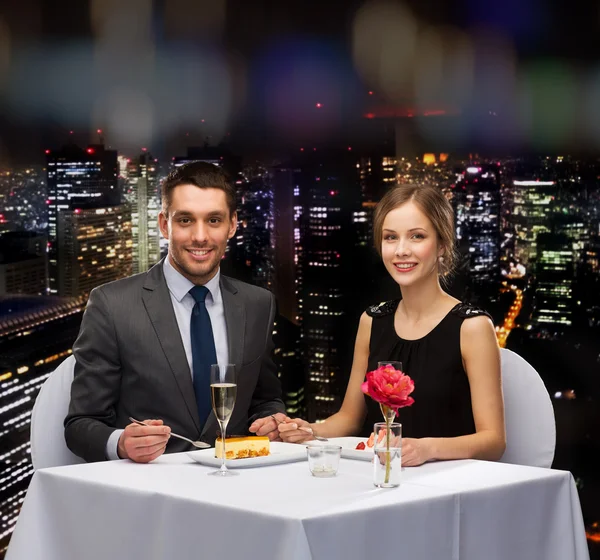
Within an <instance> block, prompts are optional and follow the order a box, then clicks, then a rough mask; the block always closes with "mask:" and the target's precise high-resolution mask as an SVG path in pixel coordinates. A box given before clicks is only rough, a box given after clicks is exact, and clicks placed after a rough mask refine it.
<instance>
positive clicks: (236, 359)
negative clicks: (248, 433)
mask: <svg viewBox="0 0 600 560" xmlns="http://www.w3.org/2000/svg"><path fill="white" fill-rule="evenodd" d="M220 286H221V297H222V298H223V311H224V313H225V326H226V328H227V348H228V351H229V363H230V364H235V368H236V371H237V374H238V394H239V393H240V392H241V391H243V390H244V388H243V386H241V383H242V380H241V379H240V378H239V374H240V369H241V365H242V359H243V356H244V333H245V331H246V310H245V308H244V305H243V302H242V301H241V300H240V295H239V294H238V291H237V288H236V287H235V286H234V285H233V284H232V283H231V282H230V281H229V280H228V279H227V277H226V276H223V275H221V281H220ZM235 415H236V414H235V408H234V410H233V415H232V417H235ZM231 423H232V424H233V423H234V422H231ZM216 428H217V419H216V418H215V415H214V413H212V412H211V413H210V415H209V416H208V419H207V420H206V423H205V424H204V428H203V429H202V435H204V434H205V433H206V432H209V433H210V431H211V430H213V431H214V430H215V429H216Z"/></svg>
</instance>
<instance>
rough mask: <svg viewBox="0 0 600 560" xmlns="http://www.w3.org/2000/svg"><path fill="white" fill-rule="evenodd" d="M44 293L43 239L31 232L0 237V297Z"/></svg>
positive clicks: (44, 238) (14, 232) (16, 232)
mask: <svg viewBox="0 0 600 560" xmlns="http://www.w3.org/2000/svg"><path fill="white" fill-rule="evenodd" d="M45 293H46V237H45V236H43V235H40V234H37V233H34V232H30V231H13V232H7V233H4V234H0V295H6V294H31V295H43V294H45Z"/></svg>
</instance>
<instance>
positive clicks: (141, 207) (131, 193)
mask: <svg viewBox="0 0 600 560" xmlns="http://www.w3.org/2000/svg"><path fill="white" fill-rule="evenodd" d="M126 184H127V193H126V195H125V196H126V198H127V200H128V201H129V203H130V205H131V226H132V237H133V272H134V274H136V273H138V272H144V271H146V270H148V269H149V268H150V267H151V266H152V265H154V264H155V263H157V262H158V261H159V260H160V246H159V241H160V231H159V229H158V214H159V212H160V193H159V192H158V189H159V184H158V161H157V160H155V159H154V158H153V157H152V156H151V155H150V153H149V152H147V151H146V152H143V153H142V154H141V155H139V156H137V157H135V158H133V159H131V160H130V161H129V162H128V165H127V179H126Z"/></svg>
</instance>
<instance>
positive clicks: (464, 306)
mask: <svg viewBox="0 0 600 560" xmlns="http://www.w3.org/2000/svg"><path fill="white" fill-rule="evenodd" d="M450 313H453V314H454V315H458V316H459V317H461V318H463V319H468V318H470V317H477V316H479V315H485V316H486V317H489V318H490V319H491V318H492V316H491V315H490V314H489V313H488V312H487V311H486V310H485V309H482V308H481V307H477V306H475V305H472V304H470V303H457V304H456V306H455V307H454V308H453V309H452V311H451V312H450Z"/></svg>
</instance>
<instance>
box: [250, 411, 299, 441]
mask: <svg viewBox="0 0 600 560" xmlns="http://www.w3.org/2000/svg"><path fill="white" fill-rule="evenodd" d="M290 420H291V419H290V418H288V417H287V416H286V415H285V414H283V413H282V412H277V413H276V414H272V415H271V416H265V417H264V418H259V419H258V420H255V421H254V422H252V424H251V425H250V427H249V428H248V431H250V432H252V433H253V434H256V435H257V436H268V437H269V440H271V441H281V438H280V437H279V429H278V426H279V424H281V423H282V422H289V421H290Z"/></svg>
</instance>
